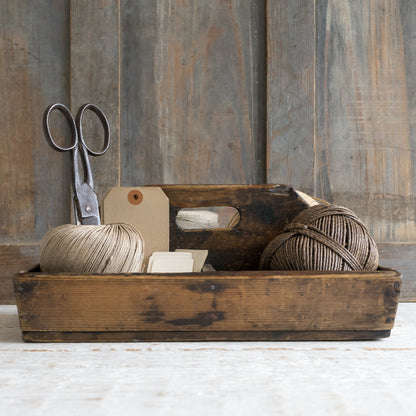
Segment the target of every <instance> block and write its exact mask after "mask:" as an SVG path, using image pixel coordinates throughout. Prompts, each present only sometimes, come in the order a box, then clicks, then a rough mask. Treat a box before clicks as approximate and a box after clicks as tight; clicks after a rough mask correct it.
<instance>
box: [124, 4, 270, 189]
mask: <svg viewBox="0 0 416 416" xmlns="http://www.w3.org/2000/svg"><path fill="white" fill-rule="evenodd" d="M121 10H122V31H123V32H122V41H123V46H122V52H123V64H122V67H123V69H122V71H123V74H122V97H123V98H122V103H123V104H122V128H123V133H122V134H123V139H124V140H123V142H122V157H123V178H122V183H123V185H130V186H134V185H137V184H149V183H196V184H197V183H257V182H263V181H264V174H263V172H264V128H265V123H264V111H265V105H264V104H265V100H264V98H265V96H264V94H265V91H264V89H265V87H264V85H265V84H264V83H265V74H264V73H265V66H264V65H265V48H264V18H265V16H264V12H265V4H264V1H247V2H241V1H236V0H232V1H227V2H224V1H219V0H213V1H209V2H201V1H196V0H185V1H179V0H174V1H166V0H157V1H154V2H153V1H150V2H149V1H146V0H140V1H130V0H123V1H122V8H121Z"/></svg>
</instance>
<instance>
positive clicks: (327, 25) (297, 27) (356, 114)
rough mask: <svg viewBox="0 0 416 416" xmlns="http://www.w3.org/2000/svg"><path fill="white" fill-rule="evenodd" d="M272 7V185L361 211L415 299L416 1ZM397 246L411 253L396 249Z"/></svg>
mask: <svg viewBox="0 0 416 416" xmlns="http://www.w3.org/2000/svg"><path fill="white" fill-rule="evenodd" d="M305 3H307V7H305ZM267 5H268V9H267V23H268V31H267V36H268V62H267V68H268V73H267V85H268V89H267V102H268V107H267V109H268V114H267V132H268V136H267V148H268V153H267V163H268V170H267V172H268V181H269V182H271V183H273V182H274V183H286V184H289V185H293V186H295V187H298V188H299V189H301V190H302V189H303V190H305V191H306V192H310V193H311V194H313V195H315V196H317V197H321V198H323V199H325V200H328V201H330V202H334V203H337V204H339V205H344V206H347V207H349V208H351V209H352V210H353V211H355V212H356V213H357V215H359V216H360V218H362V219H363V221H364V222H365V223H366V224H367V225H368V226H369V228H370V231H371V233H372V234H373V236H374V237H375V239H376V241H377V242H379V244H381V246H382V254H381V256H382V260H383V261H384V260H385V261H386V262H387V261H388V262H389V263H384V264H388V265H389V266H390V267H393V268H397V269H399V270H401V269H403V270H402V271H403V274H404V281H405V283H404V298H405V297H406V296H407V299H411V298H412V297H414V295H412V293H413V287H414V285H415V283H414V282H416V272H415V268H414V267H413V266H414V262H413V263H412V260H409V257H408V253H409V250H410V252H413V251H414V246H416V244H415V242H416V226H415V209H416V207H415V191H416V188H415V172H414V164H415V160H414V155H415V149H416V129H415V121H414V120H415V117H413V116H414V115H415V111H416V99H415V94H414V93H413V88H411V86H412V85H413V84H414V82H415V81H414V80H415V74H416V73H415V71H414V61H415V54H416V47H415V42H414V30H413V27H414V24H413V23H414V22H415V21H416V7H415V5H414V2H410V1H405V0H403V1H399V0H380V1H367V0H359V1H354V2H341V1H335V0H317V1H316V2H304V1H295V2H287V4H286V2H273V1H270V2H268V3H267ZM398 242H400V243H413V244H414V246H413V248H411V246H409V245H407V246H402V250H400V249H398V248H397V247H398V246H395V245H389V243H394V244H395V243H398ZM390 250H391V251H390Z"/></svg>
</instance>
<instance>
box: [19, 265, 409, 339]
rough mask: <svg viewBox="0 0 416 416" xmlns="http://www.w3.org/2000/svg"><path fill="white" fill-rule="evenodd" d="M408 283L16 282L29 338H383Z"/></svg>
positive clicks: (202, 278) (379, 276)
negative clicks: (271, 334) (165, 334)
mask: <svg viewBox="0 0 416 416" xmlns="http://www.w3.org/2000/svg"><path fill="white" fill-rule="evenodd" d="M400 284H401V282H400V275H399V274H398V273H395V272H390V271H380V272H373V273H343V274H338V275H337V274H331V273H322V274H311V273H309V274H305V275H304V276H299V275H296V274H294V273H293V272H286V273H282V274H280V275H275V274H273V273H272V272H252V273H251V274H250V273H245V272H236V273H234V274H228V275H227V274H225V273H202V274H182V275H170V276H168V275H126V276H116V275H98V276H75V275H55V276H50V275H49V276H48V275H42V274H36V273H35V274H26V275H25V274H22V275H19V276H17V278H16V279H15V291H16V299H17V304H18V310H19V319H20V324H21V328H22V330H23V331H61V332H62V331H64V332H65V331H75V332H77V331H78V332H82V331H90V332H91V331H95V332H97V331H122V332H123V331H174V332H175V331H345V330H348V331H351V330H354V331H357V330H365V331H378V330H390V329H391V328H392V327H393V324H394V318H395V315H396V310H397V303H398V299H399V293H400Z"/></svg>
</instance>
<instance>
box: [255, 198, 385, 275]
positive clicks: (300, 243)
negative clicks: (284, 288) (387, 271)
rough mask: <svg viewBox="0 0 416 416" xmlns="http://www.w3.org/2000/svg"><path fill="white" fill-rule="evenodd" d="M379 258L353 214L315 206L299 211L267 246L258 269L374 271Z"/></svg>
mask: <svg viewBox="0 0 416 416" xmlns="http://www.w3.org/2000/svg"><path fill="white" fill-rule="evenodd" d="M378 258H379V255H378V250H377V246H376V243H375V241H374V239H373V238H372V237H371V235H370V234H369V232H368V229H367V227H366V226H365V224H364V223H363V222H362V221H361V220H360V219H359V218H358V217H357V216H356V215H355V214H354V213H353V212H352V211H350V210H349V209H348V208H345V207H340V206H336V205H315V206H313V207H310V208H307V209H306V210H304V211H302V212H301V213H300V214H299V215H298V216H297V217H296V218H295V219H294V221H293V222H292V223H290V224H289V225H288V226H287V227H285V229H284V230H283V232H282V233H281V234H279V235H278V236H277V237H276V238H275V239H273V240H272V241H271V242H270V243H269V244H268V245H267V247H266V248H265V250H264V252H263V254H262V256H261V259H260V269H262V270H266V269H271V270H333V271H347V270H355V271H360V270H376V269H377V267H378Z"/></svg>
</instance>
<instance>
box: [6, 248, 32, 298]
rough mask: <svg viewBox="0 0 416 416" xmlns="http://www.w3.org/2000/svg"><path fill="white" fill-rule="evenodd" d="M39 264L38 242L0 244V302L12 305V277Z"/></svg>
mask: <svg viewBox="0 0 416 416" xmlns="http://www.w3.org/2000/svg"><path fill="white" fill-rule="evenodd" d="M36 264H39V244H0V304H4V305H14V304H15V303H16V297H15V294H14V289H13V277H14V276H15V275H16V273H19V272H22V271H24V270H29V269H31V268H32V267H33V266H35V265H36Z"/></svg>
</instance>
